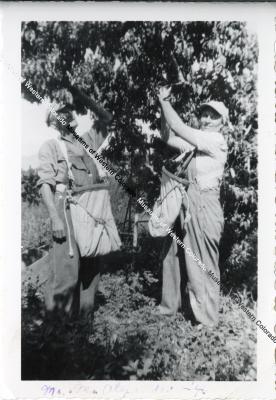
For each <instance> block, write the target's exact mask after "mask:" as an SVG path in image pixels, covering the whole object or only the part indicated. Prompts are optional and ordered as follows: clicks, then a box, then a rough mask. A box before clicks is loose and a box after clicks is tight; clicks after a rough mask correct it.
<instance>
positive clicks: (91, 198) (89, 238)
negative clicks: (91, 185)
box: [69, 188, 122, 257]
mask: <svg viewBox="0 0 276 400" xmlns="http://www.w3.org/2000/svg"><path fill="white" fill-rule="evenodd" d="M69 203H70V210H71V217H72V223H73V229H74V235H75V239H76V242H77V245H78V248H79V251H80V254H81V256H82V257H96V256H104V255H106V254H109V253H111V252H114V251H117V250H119V249H120V247H121V245H122V243H121V240H120V237H119V234H118V230H117V227H116V224H115V221H114V217H113V214H112V210H111V204H110V195H109V191H108V189H106V188H103V189H98V190H92V191H87V192H84V193H83V194H81V195H77V196H76V195H74V196H73V198H71V200H70V202H69Z"/></svg>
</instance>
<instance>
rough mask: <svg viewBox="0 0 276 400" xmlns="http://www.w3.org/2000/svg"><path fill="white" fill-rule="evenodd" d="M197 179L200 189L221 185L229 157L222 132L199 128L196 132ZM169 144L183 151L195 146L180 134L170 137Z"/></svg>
mask: <svg viewBox="0 0 276 400" xmlns="http://www.w3.org/2000/svg"><path fill="white" fill-rule="evenodd" d="M195 135H196V143H197V149H198V151H197V153H196V181H197V183H198V185H199V187H200V189H213V188H218V187H219V186H220V183H221V180H222V176H223V172H224V166H225V163H226V159H227V144H226V141H225V139H224V137H223V135H222V134H221V133H220V132H209V131H201V130H198V131H197V132H196V133H195ZM168 144H170V145H172V146H173V147H176V148H178V149H179V150H180V151H181V152H184V151H189V150H191V149H193V146H192V145H190V144H189V143H188V142H186V141H185V140H184V139H182V138H180V137H178V136H172V134H171V133H170V137H169V139H168Z"/></svg>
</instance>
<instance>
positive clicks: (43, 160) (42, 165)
mask: <svg viewBox="0 0 276 400" xmlns="http://www.w3.org/2000/svg"><path fill="white" fill-rule="evenodd" d="M38 159H39V166H38V169H37V173H38V176H39V180H38V182H37V186H38V187H41V185H43V184H44V183H48V184H49V185H51V186H52V188H53V189H54V188H55V186H56V179H55V177H56V169H55V160H54V153H53V149H52V147H51V143H50V142H45V143H44V144H43V145H42V146H41V148H40V149H39V153H38Z"/></svg>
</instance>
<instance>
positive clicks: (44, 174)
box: [37, 137, 98, 190]
mask: <svg viewBox="0 0 276 400" xmlns="http://www.w3.org/2000/svg"><path fill="white" fill-rule="evenodd" d="M61 140H64V141H65V143H66V148H67V153H68V158H69V161H70V163H71V164H72V173H73V176H74V184H75V185H76V186H77V187H81V186H85V185H89V184H94V183H96V182H97V178H98V175H97V170H96V167H95V164H93V161H91V159H90V157H89V156H88V155H87V154H86V153H85V150H84V148H83V146H82V145H81V144H80V143H79V142H78V141H76V140H72V139H70V138H69V137H62V138H61ZM38 158H39V166H38V169H37V172H38V176H39V180H38V183H37V185H38V186H41V185H42V184H43V183H47V184H49V185H50V186H51V187H52V188H53V190H55V187H56V184H58V183H63V184H68V180H69V178H68V168H67V163H66V160H65V157H64V155H63V153H62V151H61V148H60V146H59V144H58V142H57V140H56V139H50V140H47V141H46V142H44V143H43V145H42V146H41V148H40V150H39V155H38Z"/></svg>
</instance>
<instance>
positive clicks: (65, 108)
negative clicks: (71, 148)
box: [46, 103, 74, 126]
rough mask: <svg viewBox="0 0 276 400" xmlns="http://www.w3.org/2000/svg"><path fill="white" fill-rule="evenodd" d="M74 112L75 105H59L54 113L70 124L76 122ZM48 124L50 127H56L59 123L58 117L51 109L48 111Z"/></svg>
mask: <svg viewBox="0 0 276 400" xmlns="http://www.w3.org/2000/svg"><path fill="white" fill-rule="evenodd" d="M73 110H74V107H73V105H72V104H70V103H66V104H61V105H59V106H58V107H57V108H56V109H55V110H54V111H55V112H56V114H58V115H59V116H60V117H62V118H63V119H64V120H66V122H67V123H68V124H69V123H71V122H72V121H73V120H74V116H73ZM46 123H47V125H48V126H51V125H55V124H56V123H57V117H56V116H55V115H54V113H53V112H52V111H51V110H50V109H48V110H47V114H46Z"/></svg>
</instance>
